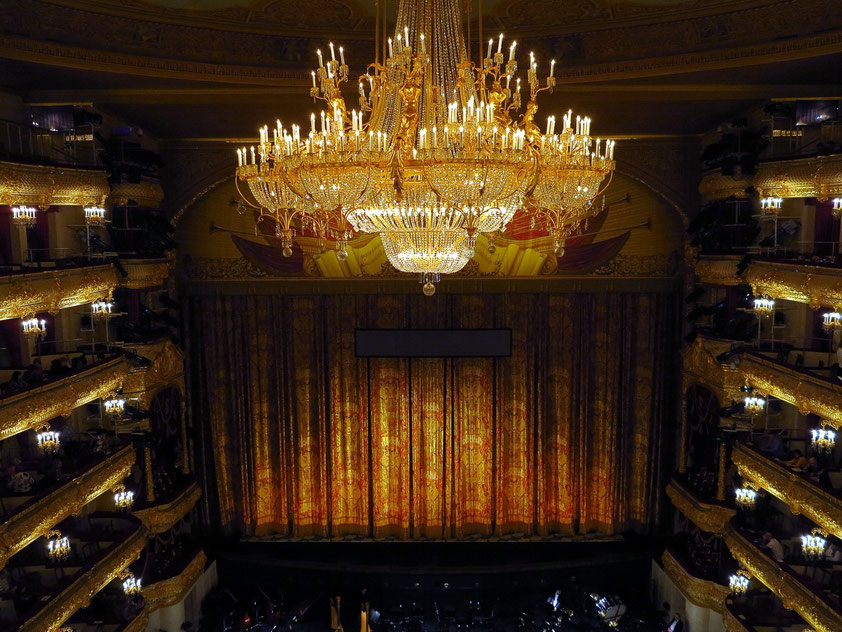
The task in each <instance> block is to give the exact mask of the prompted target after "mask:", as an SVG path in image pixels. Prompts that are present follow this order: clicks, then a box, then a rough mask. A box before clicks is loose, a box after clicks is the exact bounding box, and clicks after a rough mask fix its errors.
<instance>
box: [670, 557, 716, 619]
mask: <svg viewBox="0 0 842 632" xmlns="http://www.w3.org/2000/svg"><path fill="white" fill-rule="evenodd" d="M661 562H662V564H663V566H664V572H665V573H666V574H667V575H669V577H670V579H671V580H672V581H673V583H674V584H675V585H676V586H677V587H678V589H679V590H680V591H681V593H682V594H683V595H684V596H685V597H687V599H689V600H690V601H692V602H693V603H694V604H695V605H697V606H699V607H700V608H710V609H711V610H715V611H716V612H722V611H723V610H724V609H725V599H726V598H727V597H728V594H729V592H730V591H729V590H728V587H727V586H723V585H721V584H717V583H716V582H712V581H708V580H706V579H699V578H698V577H694V576H693V575H691V574H690V573H689V572H688V571H687V569H685V568H684V566H682V564H681V562H679V561H678V560H677V559H675V557H674V556H673V554H672V553H671V552H670V551H669V550H667V551H664V555H663V557H661Z"/></svg>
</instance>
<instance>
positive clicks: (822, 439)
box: [810, 422, 836, 452]
mask: <svg viewBox="0 0 842 632" xmlns="http://www.w3.org/2000/svg"><path fill="white" fill-rule="evenodd" d="M810 435H811V437H812V440H811V441H810V447H812V448H813V450H815V451H816V452H833V448H834V447H835V446H836V428H834V427H832V426H829V425H828V423H827V422H822V427H821V428H813V429H812V430H810Z"/></svg>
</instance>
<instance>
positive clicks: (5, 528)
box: [0, 445, 135, 568]
mask: <svg viewBox="0 0 842 632" xmlns="http://www.w3.org/2000/svg"><path fill="white" fill-rule="evenodd" d="M134 461H135V452H134V448H133V447H132V446H130V445H128V446H126V447H124V448H123V449H122V450H120V451H119V452H116V453H115V454H112V455H111V456H110V457H108V458H107V459H105V460H104V461H102V462H101V463H99V464H97V465H95V466H93V467H92V468H91V469H89V470H87V471H86V472H84V473H83V474H81V475H79V476H77V477H76V478H74V479H73V480H72V481H70V482H69V483H67V484H66V485H63V486H62V487H60V488H59V489H57V490H55V491H54V492H53V493H51V494H49V495H48V496H46V497H45V498H43V499H41V500H40V501H38V502H37V503H35V504H34V505H31V506H29V507H27V508H26V509H24V510H23V511H20V512H18V513H16V514H15V515H14V516H13V517H12V518H10V519H9V520H8V521H7V522H4V523H3V524H2V525H0V568H3V567H4V566H5V565H6V562H8V561H9V558H10V557H11V556H12V555H14V554H15V553H17V552H18V551H20V550H21V549H23V548H24V547H25V546H27V545H28V544H30V543H32V542H34V541H35V540H37V539H38V538H40V537H41V536H43V535H46V533H47V532H48V531H49V530H50V529H52V528H53V527H54V526H55V525H56V524H58V523H59V522H61V521H62V520H64V519H65V518H67V517H68V516H70V515H71V514H78V513H79V512H80V511H81V510H82V508H83V507H84V506H85V505H87V504H88V503H89V502H90V501H92V500H93V499H94V498H96V497H97V496H99V495H100V494H102V493H105V492H108V491H111V490H112V489H114V488H115V487H117V485H118V484H119V483H120V481H122V480H123V479H124V478H126V477H127V476H128V475H129V474H131V469H132V465H133V464H134Z"/></svg>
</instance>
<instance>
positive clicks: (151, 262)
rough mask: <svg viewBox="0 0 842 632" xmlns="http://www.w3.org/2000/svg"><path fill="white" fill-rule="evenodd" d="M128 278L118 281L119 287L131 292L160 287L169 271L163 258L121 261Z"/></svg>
mask: <svg viewBox="0 0 842 632" xmlns="http://www.w3.org/2000/svg"><path fill="white" fill-rule="evenodd" d="M120 263H122V264H123V267H124V268H125V269H126V272H128V276H126V277H125V278H122V279H120V287H126V288H129V289H132V290H143V289H146V288H154V287H160V286H162V285H163V284H164V279H166V278H167V276H169V273H170V270H169V266H168V264H167V259H166V258H165V257H162V258H157V259H121V260H120Z"/></svg>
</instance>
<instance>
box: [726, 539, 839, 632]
mask: <svg viewBox="0 0 842 632" xmlns="http://www.w3.org/2000/svg"><path fill="white" fill-rule="evenodd" d="M724 539H725V544H726V545H727V546H728V549H729V550H730V551H731V555H733V556H734V559H736V560H737V561H738V562H739V563H740V564H742V565H743V566H745V567H746V568H747V569H748V570H749V572H750V573H751V574H752V576H753V577H754V578H756V579H757V580H759V581H760V582H761V583H763V584H764V585H765V586H766V587H767V588H768V589H769V590H771V591H772V592H773V593H775V595H777V597H778V598H779V599H780V600H781V601H782V602H783V605H784V607H785V608H787V609H789V610H795V611H796V612H797V613H798V614H800V615H801V616H802V617H803V618H804V620H805V621H807V623H809V624H810V625H812V626H813V628H815V629H816V630H817V631H818V632H838V631H839V630H842V615H840V614H839V613H838V612H836V610H834V609H833V608H832V607H831V606H830V605H829V604H828V603H826V602H825V601H824V600H822V599H821V597H819V596H818V595H816V594H815V593H813V592H812V591H811V590H810V589H808V588H807V587H806V586H804V584H802V583H801V582H799V581H798V580H797V579H796V578H795V577H793V576H792V575H790V574H789V573H787V572H786V571H785V570H784V569H782V568H781V567H780V566H778V564H777V563H776V562H775V560H773V559H772V558H771V557H769V556H768V555H766V554H765V553H764V552H763V551H761V550H760V549H759V548H757V547H756V546H755V545H754V544H752V543H751V542H749V541H748V540H747V539H746V538H745V537H743V535H742V534H741V533H739V532H738V531H737V530H736V529H734V527H733V526H732V525H731V524H728V525H726V527H725V535H724Z"/></svg>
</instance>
